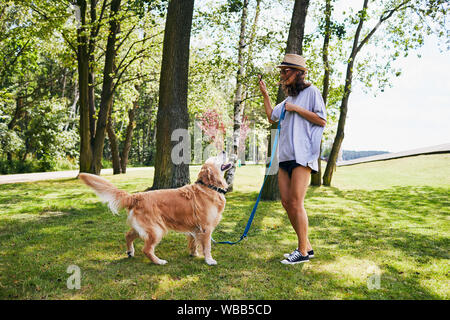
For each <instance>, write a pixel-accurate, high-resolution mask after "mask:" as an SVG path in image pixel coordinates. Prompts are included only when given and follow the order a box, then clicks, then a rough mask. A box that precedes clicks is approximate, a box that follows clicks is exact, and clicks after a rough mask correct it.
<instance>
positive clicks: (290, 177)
mask: <svg viewBox="0 0 450 320" xmlns="http://www.w3.org/2000/svg"><path fill="white" fill-rule="evenodd" d="M277 67H278V68H280V77H281V84H282V89H283V91H284V92H285V94H286V95H287V96H288V97H287V99H285V100H284V101H283V102H282V103H280V104H279V105H277V106H276V107H275V108H274V109H272V106H271V103H270V98H269V94H268V93H267V88H266V84H265V83H264V81H262V80H261V79H260V80H259V88H260V90H261V93H262V95H263V97H264V107H265V111H266V114H267V118H268V119H269V122H270V123H275V122H277V121H279V120H280V116H281V114H282V112H283V109H285V110H286V113H285V118H284V120H281V131H280V137H279V145H278V160H279V167H280V169H281V170H279V171H278V185H279V188H280V194H281V203H282V205H283V207H284V208H285V209H286V211H287V213H288V216H289V220H290V222H291V224H292V227H293V228H294V230H295V232H296V233H297V238H298V247H297V249H295V250H294V251H293V252H292V253H291V254H285V255H284V256H285V258H286V259H284V260H283V261H281V263H283V264H297V263H303V262H308V261H309V259H310V258H313V257H314V251H313V249H312V247H311V244H310V243H309V239H308V216H307V214H306V211H305V207H304V199H305V195H306V190H307V188H308V184H309V179H310V175H311V172H313V173H316V172H317V170H318V158H319V153H320V141H321V139H322V133H323V129H324V127H325V124H326V110H325V105H324V102H323V99H322V96H321V94H320V92H319V90H318V89H317V88H316V87H315V86H314V85H312V84H310V83H308V82H306V81H305V76H306V72H307V68H306V63H305V59H304V58H303V57H302V56H299V55H296V54H286V55H285V57H284V60H283V62H282V63H281V64H280V65H279V66H277Z"/></svg>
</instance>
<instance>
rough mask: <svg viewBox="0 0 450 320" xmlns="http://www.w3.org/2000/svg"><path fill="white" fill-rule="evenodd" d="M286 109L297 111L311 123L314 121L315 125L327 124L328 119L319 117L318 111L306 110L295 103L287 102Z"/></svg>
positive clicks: (323, 125)
mask: <svg viewBox="0 0 450 320" xmlns="http://www.w3.org/2000/svg"><path fill="white" fill-rule="evenodd" d="M285 107H286V111H295V112H297V113H298V114H299V115H300V116H301V117H302V118H304V119H306V120H308V121H309V122H311V123H314V124H315V125H318V126H321V127H325V125H326V124H327V121H326V120H324V119H322V118H321V117H319V116H318V115H317V114H316V113H314V112H311V111H309V110H306V109H304V108H302V107H300V106H297V105H295V104H293V103H290V102H286V106H285Z"/></svg>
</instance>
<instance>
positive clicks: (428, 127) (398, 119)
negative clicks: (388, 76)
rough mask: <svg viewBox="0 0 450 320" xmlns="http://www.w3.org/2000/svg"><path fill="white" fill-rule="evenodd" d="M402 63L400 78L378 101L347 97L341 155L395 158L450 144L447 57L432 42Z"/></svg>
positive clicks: (357, 93)
mask: <svg viewBox="0 0 450 320" xmlns="http://www.w3.org/2000/svg"><path fill="white" fill-rule="evenodd" d="M418 52H420V53H421V54H422V57H421V58H418V57H417V54H416V53H415V52H411V54H410V55H409V56H408V57H407V58H404V59H403V60H402V61H401V62H399V63H400V65H401V67H402V75H401V76H400V77H399V78H395V79H393V80H392V83H393V87H392V88H387V89H385V91H384V92H380V93H378V94H377V96H376V97H373V95H372V94H364V93H363V92H362V90H359V91H354V92H352V94H351V95H350V100H349V109H348V114H347V121H346V129H345V138H344V141H343V145H342V147H343V149H345V150H379V151H389V152H399V151H405V150H410V149H416V148H421V147H428V146H434V145H439V144H444V143H450V123H449V121H450V76H449V73H450V52H449V51H447V52H440V51H439V49H438V45H437V42H436V40H435V39H434V38H428V39H426V41H425V45H424V46H423V47H422V48H421V49H419V50H418Z"/></svg>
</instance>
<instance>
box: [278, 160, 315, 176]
mask: <svg viewBox="0 0 450 320" xmlns="http://www.w3.org/2000/svg"><path fill="white" fill-rule="evenodd" d="M278 166H279V167H280V168H281V169H283V170H284V171H286V172H287V173H288V175H289V178H290V177H291V176H292V170H294V169H295V168H297V167H304V166H302V165H301V164H300V163H297V162H295V160H289V161H281V162H280V163H278ZM308 168H309V167H308ZM311 172H312V173H316V171H314V170H312V169H311Z"/></svg>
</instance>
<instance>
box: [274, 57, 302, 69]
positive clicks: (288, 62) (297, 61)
mask: <svg viewBox="0 0 450 320" xmlns="http://www.w3.org/2000/svg"><path fill="white" fill-rule="evenodd" d="M277 68H294V69H299V70H304V71H307V70H308V69H307V68H306V61H305V58H303V57H302V56H299V55H298V54H294V53H286V55H285V56H284V59H283V62H281V64H280V65H278V66H277Z"/></svg>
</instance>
